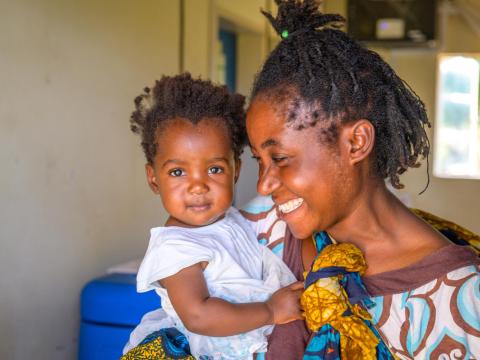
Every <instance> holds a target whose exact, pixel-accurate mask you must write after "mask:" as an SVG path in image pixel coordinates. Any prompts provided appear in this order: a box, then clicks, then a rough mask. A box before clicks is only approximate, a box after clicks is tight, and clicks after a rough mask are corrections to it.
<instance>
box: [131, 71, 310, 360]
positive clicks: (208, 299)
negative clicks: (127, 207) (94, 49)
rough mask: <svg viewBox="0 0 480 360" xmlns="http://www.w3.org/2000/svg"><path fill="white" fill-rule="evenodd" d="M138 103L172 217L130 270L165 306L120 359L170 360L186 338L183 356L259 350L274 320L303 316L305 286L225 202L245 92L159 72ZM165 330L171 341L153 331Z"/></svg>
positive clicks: (151, 177) (237, 355)
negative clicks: (139, 356) (149, 358)
mask: <svg viewBox="0 0 480 360" xmlns="http://www.w3.org/2000/svg"><path fill="white" fill-rule="evenodd" d="M135 105H136V111H135V112H133V114H132V117H131V128H132V131H133V132H135V133H137V134H140V135H141V138H142V146H143V150H144V152H145V155H146V158H147V164H146V166H145V168H146V175H147V181H148V184H149V186H150V188H151V189H152V191H153V192H154V193H155V194H158V195H160V198H161V201H162V204H163V206H164V208H165V210H166V211H167V212H168V214H169V217H168V219H167V221H166V224H165V226H163V227H157V228H153V229H152V230H151V238H150V243H149V246H148V250H147V252H146V254H145V257H144V259H143V261H142V264H141V266H140V269H139V272H138V275H137V290H138V291H139V292H144V291H148V290H152V289H154V290H155V291H156V292H157V294H158V295H159V296H160V298H161V303H162V309H159V310H156V311H154V312H151V313H149V314H147V315H146V316H145V317H144V318H143V319H142V322H141V323H140V325H139V326H138V327H137V328H136V329H135V330H134V331H133V332H132V334H131V337H130V341H129V343H128V344H127V345H126V346H125V349H124V353H126V354H125V355H124V357H123V358H124V359H133V358H135V352H136V351H142V350H141V348H142V346H148V347H149V351H150V350H152V348H155V347H156V349H154V350H155V351H157V352H158V354H166V355H159V356H160V357H158V358H162V357H161V356H171V355H169V353H168V352H169V351H171V349H172V346H173V345H175V346H177V345H178V344H179V343H182V341H180V342H179V341H178V339H179V336H180V337H182V336H183V335H185V336H186V340H188V345H189V346H188V345H187V346H184V347H183V350H184V351H185V354H186V355H188V353H189V352H190V354H191V355H193V356H194V357H195V358H202V359H236V360H238V359H252V358H253V354H254V353H263V352H265V351H266V348H267V335H268V334H270V333H271V331H272V328H273V326H272V325H274V324H282V323H287V322H290V321H293V320H297V319H302V314H301V310H300V305H299V297H300V295H301V291H302V289H303V284H302V283H301V282H295V281H296V279H295V277H294V276H293V274H292V273H291V272H290V270H289V269H288V268H287V267H286V265H285V264H284V263H283V262H282V261H281V260H280V259H279V258H278V257H277V256H276V255H274V254H273V253H272V252H271V251H270V250H269V249H268V248H266V247H263V246H261V245H259V243H258V241H257V239H256V236H255V234H254V232H253V230H252V229H251V228H250V225H249V224H248V222H247V221H246V220H245V219H244V218H243V217H242V216H241V215H240V213H239V212H238V211H237V210H236V209H235V208H233V207H232V201H233V196H234V185H235V182H236V181H237V179H238V176H239V171H240V165H241V161H240V155H241V153H242V151H243V147H244V146H245V144H246V142H247V137H246V132H245V122H244V116H245V114H244V109H243V107H244V98H243V96H240V95H236V94H234V95H231V94H229V93H228V90H227V88H226V87H225V86H216V85H213V84H212V83H211V82H209V81H202V80H196V79H192V77H191V76H190V75H189V74H182V75H178V76H175V77H166V76H164V77H163V78H162V79H161V80H159V81H157V82H156V83H155V85H154V87H153V88H151V89H149V88H146V89H145V93H144V94H142V95H140V96H138V97H137V98H136V99H135ZM280 288H281V289H280ZM278 289H280V290H278ZM169 328H174V329H173V330H175V331H176V332H174V333H173V334H174V335H173V336H170V338H169V336H168V334H170V335H171V334H172V332H171V331H169V332H168V331H167V332H166V331H163V332H162V331H159V330H161V329H163V330H165V329H169ZM182 334H183V335H182ZM154 340H156V341H157V342H156V343H154V342H153V341H154ZM184 343H185V344H186V341H184ZM139 344H140V345H139ZM152 344H156V345H152ZM169 344H170V345H169ZM172 344H173V345H172ZM162 352H163V353H162ZM143 353H144V352H143ZM152 358H156V357H152ZM185 358H188V357H185Z"/></svg>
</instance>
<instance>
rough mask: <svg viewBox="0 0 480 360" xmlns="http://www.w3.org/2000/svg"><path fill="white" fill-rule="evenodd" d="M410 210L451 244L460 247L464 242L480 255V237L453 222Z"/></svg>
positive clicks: (416, 210) (417, 210) (418, 210)
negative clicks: (458, 244) (456, 244)
mask: <svg viewBox="0 0 480 360" xmlns="http://www.w3.org/2000/svg"><path fill="white" fill-rule="evenodd" d="M410 210H411V211H412V212H413V213H414V214H416V215H417V216H419V217H421V218H422V219H423V220H425V221H426V222H427V223H429V224H430V225H431V226H432V227H433V228H435V229H437V230H438V231H440V232H441V233H442V234H443V235H445V236H446V237H447V238H449V239H450V240H452V241H453V242H455V243H460V245H462V242H466V243H468V245H470V246H471V247H472V248H473V250H475V251H476V253H477V254H479V255H480V236H478V235H476V234H474V233H473V232H471V231H469V230H467V229H465V228H464V227H462V226H460V225H457V224H455V223H454V222H451V221H448V220H445V219H442V218H441V217H438V216H435V215H432V214H430V213H428V212H426V211H423V210H420V209H410Z"/></svg>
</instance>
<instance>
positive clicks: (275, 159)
mask: <svg viewBox="0 0 480 360" xmlns="http://www.w3.org/2000/svg"><path fill="white" fill-rule="evenodd" d="M272 161H273V162H274V163H275V164H282V163H283V162H285V161H287V157H286V156H272Z"/></svg>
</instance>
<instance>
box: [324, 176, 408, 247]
mask: <svg viewBox="0 0 480 360" xmlns="http://www.w3.org/2000/svg"><path fill="white" fill-rule="evenodd" d="M352 205H353V206H352V207H351V210H350V211H349V212H348V213H347V214H345V215H344V216H343V218H342V219H340V220H339V221H338V222H337V223H336V224H335V225H334V226H332V227H331V228H330V229H328V230H327V232H328V233H329V234H330V235H331V236H332V237H333V238H334V239H335V240H336V241H338V242H349V243H353V244H355V245H356V246H358V247H359V248H360V249H361V250H362V251H364V250H365V249H366V248H367V247H369V246H373V245H374V244H377V245H378V243H379V242H382V243H383V242H386V241H387V242H395V241H396V234H395V233H396V228H397V226H398V220H399V217H402V216H403V214H404V213H407V212H409V211H408V209H407V208H406V207H405V206H404V205H403V204H402V203H401V202H400V201H399V200H398V199H397V198H396V197H395V196H394V195H393V194H392V193H391V192H390V191H388V189H387V188H386V186H385V185H384V184H383V182H382V183H374V184H372V185H371V186H370V187H368V188H367V189H363V191H362V192H361V193H359V194H358V196H357V198H356V199H354V200H353V201H352Z"/></svg>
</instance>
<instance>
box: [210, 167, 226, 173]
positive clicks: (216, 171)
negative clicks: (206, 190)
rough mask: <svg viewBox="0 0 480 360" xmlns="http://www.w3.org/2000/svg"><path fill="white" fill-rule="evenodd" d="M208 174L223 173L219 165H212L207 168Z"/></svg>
mask: <svg viewBox="0 0 480 360" xmlns="http://www.w3.org/2000/svg"><path fill="white" fill-rule="evenodd" d="M208 173H209V174H221V173H223V169H222V168H221V167H219V166H212V167H211V168H209V169H208Z"/></svg>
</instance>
